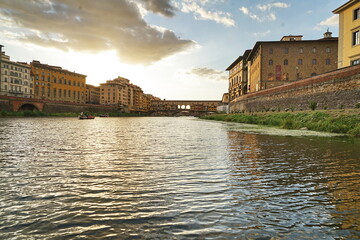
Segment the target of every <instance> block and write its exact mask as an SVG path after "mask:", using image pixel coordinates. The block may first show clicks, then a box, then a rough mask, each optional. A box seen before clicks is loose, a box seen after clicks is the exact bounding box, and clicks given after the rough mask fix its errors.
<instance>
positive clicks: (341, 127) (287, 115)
mask: <svg viewBox="0 0 360 240" xmlns="http://www.w3.org/2000/svg"><path fill="white" fill-rule="evenodd" d="M201 119H208V120H216V121H227V122H238V123H249V124H259V125H266V126H273V127H280V128H284V129H307V130H313V131H321V132H330V133H343V134H349V135H352V136H357V137H360V109H339V110H322V111H299V112H278V113H274V112H258V113H248V114H247V113H246V114H243V113H237V114H214V115H207V116H202V117H201Z"/></svg>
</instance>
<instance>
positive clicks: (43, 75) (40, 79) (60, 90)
mask: <svg viewBox="0 0 360 240" xmlns="http://www.w3.org/2000/svg"><path fill="white" fill-rule="evenodd" d="M30 66H31V75H32V76H33V78H34V98H39V99H46V100H55V101H66V102H76V103H85V94H86V87H85V85H86V75H83V74H79V73H75V72H70V71H68V70H65V69H62V68H61V67H58V66H50V65H47V64H42V63H40V62H39V61H32V62H31V64H30Z"/></svg>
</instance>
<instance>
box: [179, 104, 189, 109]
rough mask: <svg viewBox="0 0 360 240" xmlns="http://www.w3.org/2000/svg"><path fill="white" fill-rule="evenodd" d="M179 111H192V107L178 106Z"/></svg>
mask: <svg viewBox="0 0 360 240" xmlns="http://www.w3.org/2000/svg"><path fill="white" fill-rule="evenodd" d="M177 109H181V110H185V109H186V110H190V109H191V106H190V105H178V106H177Z"/></svg>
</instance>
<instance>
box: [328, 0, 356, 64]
mask: <svg viewBox="0 0 360 240" xmlns="http://www.w3.org/2000/svg"><path fill="white" fill-rule="evenodd" d="M333 13H336V14H339V57H338V68H342V67H347V66H351V65H356V64H360V1H358V0H351V1H348V2H346V3H345V4H343V5H342V6H340V7H339V8H337V9H335V10H334V11H333Z"/></svg>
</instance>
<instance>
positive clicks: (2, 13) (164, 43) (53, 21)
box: [0, 0, 195, 65]
mask: <svg viewBox="0 0 360 240" xmlns="http://www.w3.org/2000/svg"><path fill="white" fill-rule="evenodd" d="M142 1H143V4H144V8H145V9H146V10H148V11H152V12H156V13H159V14H162V15H164V16H168V17H170V16H172V14H173V13H174V8H173V7H171V5H169V1H170V0H169V1H166V0H142ZM1 18H5V19H8V20H9V21H11V23H12V24H13V25H15V26H16V27H17V28H18V29H19V30H22V33H21V34H19V36H22V37H21V38H17V40H21V41H23V42H26V43H32V44H36V45H41V46H44V47H54V48H58V49H62V50H75V51H87V52H99V51H105V50H115V51H116V52H117V54H118V56H119V57H120V58H121V60H122V61H123V62H126V63H132V64H144V65H148V64H151V63H154V62H156V61H159V60H161V59H163V58H165V57H167V56H170V55H173V54H176V53H178V52H181V51H184V50H186V49H188V48H189V47H191V46H194V45H195V43H194V42H193V41H191V40H182V39H180V38H179V37H178V36H176V35H175V33H174V32H172V31H171V30H168V29H163V28H159V27H155V26H150V25H149V24H147V23H146V22H145V20H144V19H143V17H142V15H141V14H140V9H139V7H138V5H137V4H136V3H134V2H133V1H132V0H102V1H98V0H77V1H74V0H32V1H23V0H1V6H0V19H1ZM2 24H3V23H2V22H0V26H2ZM7 25H9V23H7Z"/></svg>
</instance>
